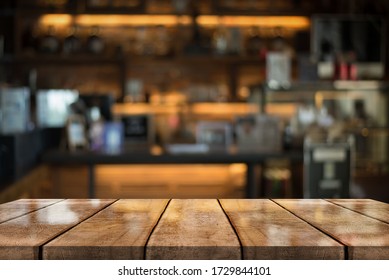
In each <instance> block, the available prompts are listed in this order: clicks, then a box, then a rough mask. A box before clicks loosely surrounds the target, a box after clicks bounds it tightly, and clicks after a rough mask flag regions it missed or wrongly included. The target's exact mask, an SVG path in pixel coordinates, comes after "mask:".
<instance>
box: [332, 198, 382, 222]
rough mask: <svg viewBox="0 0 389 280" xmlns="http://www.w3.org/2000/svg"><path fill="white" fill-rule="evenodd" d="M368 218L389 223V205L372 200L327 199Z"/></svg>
mask: <svg viewBox="0 0 389 280" xmlns="http://www.w3.org/2000/svg"><path fill="white" fill-rule="evenodd" d="M327 201H329V202H332V203H334V204H337V205H340V206H342V207H345V208H348V209H351V210H353V211H355V212H358V213H361V214H363V215H366V216H368V217H371V218H374V219H377V220H380V221H382V222H385V223H389V204H387V203H384V202H381V201H377V200H372V199H327Z"/></svg>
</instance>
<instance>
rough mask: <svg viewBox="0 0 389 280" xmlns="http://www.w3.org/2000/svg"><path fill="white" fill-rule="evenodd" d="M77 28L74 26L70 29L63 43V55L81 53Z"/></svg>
mask: <svg viewBox="0 0 389 280" xmlns="http://www.w3.org/2000/svg"><path fill="white" fill-rule="evenodd" d="M77 33H78V26H76V25H74V26H72V27H71V28H70V32H69V35H68V36H67V37H66V38H65V40H64V42H63V53H64V54H74V53H78V52H80V51H81V40H80V38H79V37H78V35H77Z"/></svg>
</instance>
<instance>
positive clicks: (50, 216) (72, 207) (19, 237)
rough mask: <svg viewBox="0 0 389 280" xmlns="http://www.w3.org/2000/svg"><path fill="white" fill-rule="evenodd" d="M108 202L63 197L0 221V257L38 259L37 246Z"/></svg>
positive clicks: (38, 247) (108, 202)
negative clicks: (54, 202)
mask: <svg viewBox="0 0 389 280" xmlns="http://www.w3.org/2000/svg"><path fill="white" fill-rule="evenodd" d="M112 202H114V200H111V199H109V200H108V199H102V200H97V199H95V200H88V199H85V200H78V199H70V200H64V201H61V202H58V203H56V204H53V205H50V206H48V207H46V208H43V209H40V210H38V211H35V212H32V213H30V214H27V215H24V216H21V217H19V218H16V219H12V220H9V221H7V222H5V223H2V224H0V259H5V260H21V259H38V258H39V250H40V246H42V245H43V244H45V243H46V242H48V241H50V240H51V239H53V238H55V237H56V236H58V235H59V234H61V233H63V232H65V231H66V230H68V229H69V228H71V227H73V226H75V225H76V224H78V223H80V222H82V221H83V220H85V219H87V218H89V217H90V216H91V215H93V214H95V213H96V212H98V211H99V210H101V209H103V208H104V207H106V206H107V205H109V204H110V203H112Z"/></svg>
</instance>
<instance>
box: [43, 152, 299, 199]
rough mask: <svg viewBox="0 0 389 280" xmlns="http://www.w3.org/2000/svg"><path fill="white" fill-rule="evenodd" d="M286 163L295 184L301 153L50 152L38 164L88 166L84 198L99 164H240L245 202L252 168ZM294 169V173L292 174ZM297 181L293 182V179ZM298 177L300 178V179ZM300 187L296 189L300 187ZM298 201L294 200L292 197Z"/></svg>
mask: <svg viewBox="0 0 389 280" xmlns="http://www.w3.org/2000/svg"><path fill="white" fill-rule="evenodd" d="M274 159H286V160H289V161H290V162H291V168H292V172H291V174H292V177H293V178H292V181H294V180H299V175H298V174H299V166H301V165H302V163H303V153H302V151H297V150H296V151H289V152H284V153H258V152H253V153H243V152H228V153H227V152H214V153H192V154H191V153H181V154H169V153H161V154H153V153H152V152H150V151H149V149H139V150H132V151H124V152H122V153H118V154H109V153H102V152H88V151H75V152H69V151H64V150H51V151H48V152H47V153H45V154H44V155H43V157H42V161H43V163H45V164H49V165H52V166H72V165H86V166H88V185H89V186H88V194H89V198H95V177H96V176H95V167H96V165H100V164H125V165H126V164H231V163H243V164H245V165H246V166H247V172H246V198H258V197H259V196H260V194H259V189H258V187H257V186H258V178H259V176H258V174H257V172H256V167H258V166H263V165H264V164H265V162H266V161H268V160H274ZM295 169H296V170H295ZM295 176H296V177H297V178H294V177H295ZM300 176H301V175H300ZM300 184H301V183H300V182H299V184H296V185H300ZM294 197H298V196H294Z"/></svg>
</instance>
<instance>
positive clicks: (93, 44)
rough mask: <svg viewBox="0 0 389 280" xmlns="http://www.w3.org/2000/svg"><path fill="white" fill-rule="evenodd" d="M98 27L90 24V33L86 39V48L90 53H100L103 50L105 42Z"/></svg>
mask: <svg viewBox="0 0 389 280" xmlns="http://www.w3.org/2000/svg"><path fill="white" fill-rule="evenodd" d="M99 33H100V27H99V26H97V25H95V26H92V29H91V33H90V35H89V37H88V39H87V50H88V52H89V53H92V54H101V53H103V52H104V49H105V43H104V40H103V39H102V38H101V37H100V35H99Z"/></svg>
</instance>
